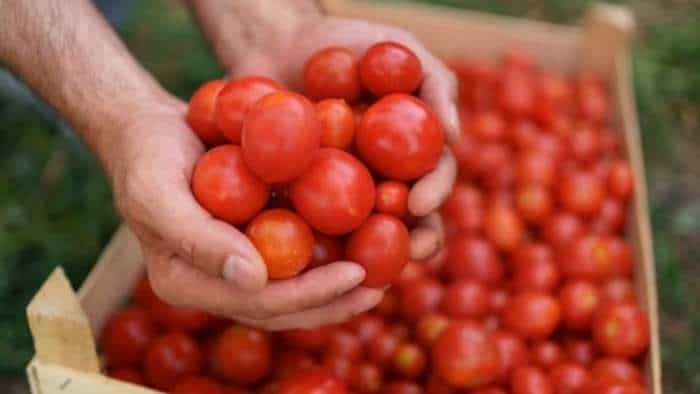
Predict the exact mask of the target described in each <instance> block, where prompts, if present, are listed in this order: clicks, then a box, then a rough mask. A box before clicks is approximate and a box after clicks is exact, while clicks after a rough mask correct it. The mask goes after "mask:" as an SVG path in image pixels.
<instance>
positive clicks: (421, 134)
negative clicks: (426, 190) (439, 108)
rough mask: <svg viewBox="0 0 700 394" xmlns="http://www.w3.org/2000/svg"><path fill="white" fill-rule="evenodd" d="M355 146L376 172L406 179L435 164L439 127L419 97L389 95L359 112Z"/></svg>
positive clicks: (439, 143)
mask: <svg viewBox="0 0 700 394" xmlns="http://www.w3.org/2000/svg"><path fill="white" fill-rule="evenodd" d="M355 145H356V147H357V150H358V152H359V154H360V156H361V157H362V159H363V161H364V162H365V163H367V164H368V165H369V166H370V167H371V168H372V169H374V170H375V171H377V172H378V173H379V174H381V175H383V176H385V177H388V178H392V179H397V180H401V181H409V180H413V179H417V178H420V177H421V176H423V175H425V174H427V173H428V172H430V171H431V170H432V169H434V168H435V166H436V165H437V163H438V160H439V159H440V154H441V153H442V148H443V135H442V128H441V126H440V123H439V122H438V120H437V117H436V116H435V114H434V113H433V111H432V110H431V109H430V108H429V107H428V106H427V105H425V104H424V103H423V102H422V101H420V100H419V99H417V98H415V97H413V96H409V95H406V94H390V95H388V96H385V97H383V98H381V99H379V100H378V101H377V102H375V103H374V104H372V106H370V107H369V109H367V111H366V112H365V113H364V114H363V115H362V119H361V120H360V126H359V127H358V129H357V132H356V134H355Z"/></svg>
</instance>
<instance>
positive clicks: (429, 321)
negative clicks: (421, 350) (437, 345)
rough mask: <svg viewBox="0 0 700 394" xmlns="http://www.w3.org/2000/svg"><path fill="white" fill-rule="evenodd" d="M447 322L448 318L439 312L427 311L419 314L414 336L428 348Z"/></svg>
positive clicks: (445, 326)
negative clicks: (424, 313) (425, 313)
mask: <svg viewBox="0 0 700 394" xmlns="http://www.w3.org/2000/svg"><path fill="white" fill-rule="evenodd" d="M449 324H450V319H449V318H448V317H447V316H445V315H443V314H440V313H428V314H427V315H423V316H421V317H420V318H419V319H418V322H416V327H415V331H416V332H415V337H416V339H418V341H420V343H421V344H422V345H423V346H425V347H426V348H430V346H432V344H433V343H434V342H435V341H436V340H437V339H438V338H439V337H440V334H442V332H443V331H444V330H445V329H446V328H447V326H448V325H449Z"/></svg>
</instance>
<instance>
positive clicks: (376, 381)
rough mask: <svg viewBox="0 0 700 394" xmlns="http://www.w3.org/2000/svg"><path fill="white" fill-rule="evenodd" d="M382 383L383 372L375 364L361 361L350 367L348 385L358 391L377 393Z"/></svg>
mask: <svg viewBox="0 0 700 394" xmlns="http://www.w3.org/2000/svg"><path fill="white" fill-rule="evenodd" d="M383 385H384V374H383V373H382V370H381V369H380V368H378V367H377V366H376V365H374V364H371V363H368V362H361V363H359V364H355V365H354V366H353V367H352V371H351V373H350V386H351V387H352V388H353V389H355V390H357V391H359V392H360V393H378V392H379V391H380V390H381V389H382V386H383Z"/></svg>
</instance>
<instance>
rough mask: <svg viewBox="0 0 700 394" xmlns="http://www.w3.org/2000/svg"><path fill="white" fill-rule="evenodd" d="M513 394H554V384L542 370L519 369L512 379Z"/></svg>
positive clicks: (531, 368) (526, 367) (527, 367)
mask: <svg viewBox="0 0 700 394" xmlns="http://www.w3.org/2000/svg"><path fill="white" fill-rule="evenodd" d="M510 387H511V390H512V393H513V394H553V393H554V390H553V388H552V383H551V382H550V380H549V377H548V376H547V375H546V374H545V373H544V372H542V370H541V369H539V368H537V367H531V366H523V367H518V368H516V369H515V371H513V375H511V378H510Z"/></svg>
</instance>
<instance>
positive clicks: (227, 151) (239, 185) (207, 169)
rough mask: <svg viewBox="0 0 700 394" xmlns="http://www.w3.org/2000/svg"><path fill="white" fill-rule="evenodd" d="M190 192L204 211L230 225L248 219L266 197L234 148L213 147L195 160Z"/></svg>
mask: <svg viewBox="0 0 700 394" xmlns="http://www.w3.org/2000/svg"><path fill="white" fill-rule="evenodd" d="M192 192H193V193H194V196H195V197H196V198H197V201H198V202H199V204H200V205H201V206H202V207H204V209H206V210H207V211H208V212H209V213H211V214H212V215H213V216H214V217H216V218H217V219H221V220H223V221H225V222H228V223H230V224H233V225H239V224H243V223H246V222H247V221H249V220H250V219H252V218H253V216H255V214H257V213H258V212H259V211H260V210H261V209H262V208H263V207H264V206H265V204H267V200H268V198H269V197H270V190H269V188H268V187H267V185H265V183H263V181H262V180H260V178H258V177H257V176H256V175H255V174H253V173H252V172H251V171H250V170H249V169H248V167H247V166H246V164H245V162H244V161H243V154H242V152H241V148H239V147H237V146H235V145H222V146H219V147H216V148H214V149H212V150H210V151H209V152H207V153H205V154H204V156H202V157H201V158H200V159H199V161H198V162H197V166H196V167H195V169H194V172H193V173H192Z"/></svg>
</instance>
